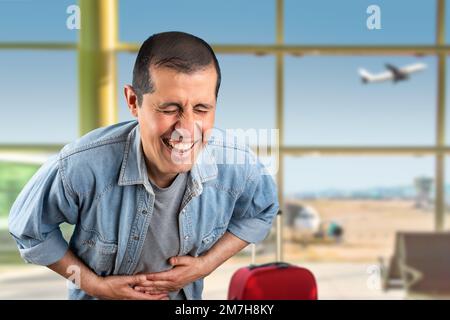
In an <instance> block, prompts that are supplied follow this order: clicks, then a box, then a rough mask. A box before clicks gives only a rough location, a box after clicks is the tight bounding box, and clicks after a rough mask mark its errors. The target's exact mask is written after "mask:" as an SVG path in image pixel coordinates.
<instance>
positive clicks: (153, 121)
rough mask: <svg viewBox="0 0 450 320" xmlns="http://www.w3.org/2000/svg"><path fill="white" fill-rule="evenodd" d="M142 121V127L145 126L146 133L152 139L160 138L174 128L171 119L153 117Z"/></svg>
mask: <svg viewBox="0 0 450 320" xmlns="http://www.w3.org/2000/svg"><path fill="white" fill-rule="evenodd" d="M142 120H143V121H141V127H143V126H145V131H146V133H147V134H148V135H150V136H151V137H150V138H159V137H160V136H161V135H163V134H164V133H166V131H167V130H168V129H169V128H170V127H171V126H172V120H171V119H170V118H169V117H165V116H159V115H151V116H148V117H145V118H144V119H142Z"/></svg>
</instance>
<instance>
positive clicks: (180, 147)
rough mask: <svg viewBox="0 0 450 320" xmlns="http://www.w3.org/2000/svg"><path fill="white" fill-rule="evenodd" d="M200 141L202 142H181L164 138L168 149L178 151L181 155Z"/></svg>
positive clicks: (163, 140)
mask: <svg viewBox="0 0 450 320" xmlns="http://www.w3.org/2000/svg"><path fill="white" fill-rule="evenodd" d="M198 141H200V140H197V141H194V142H180V141H173V140H170V139H169V138H162V142H163V143H164V144H165V145H166V147H168V148H169V149H170V150H171V151H176V152H178V153H181V154H183V153H185V152H188V151H189V150H191V149H192V148H193V147H194V145H195V144H196V143H197V142H198Z"/></svg>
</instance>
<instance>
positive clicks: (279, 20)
mask: <svg viewBox="0 0 450 320" xmlns="http://www.w3.org/2000/svg"><path fill="white" fill-rule="evenodd" d="M283 2H284V1H283V0H276V23H275V24H276V44H277V45H278V46H280V45H282V44H283V42H284V3H283ZM275 78H276V79H275V88H276V92H275V94H276V127H277V128H278V130H279V132H278V145H277V147H278V148H279V149H280V148H281V146H283V145H284V56H283V53H282V52H276V65H275ZM270 154H273V153H270ZM277 164H278V166H277V167H278V172H277V187H278V201H279V203H280V209H281V210H284V194H283V187H284V156H283V154H282V153H278V159H277ZM276 219H277V233H276V237H277V250H276V261H283V257H284V254H283V251H284V250H283V249H284V248H283V239H284V238H283V229H284V228H283V216H282V215H277V217H276Z"/></svg>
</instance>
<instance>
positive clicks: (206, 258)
mask: <svg viewBox="0 0 450 320" xmlns="http://www.w3.org/2000/svg"><path fill="white" fill-rule="evenodd" d="M198 259H200V261H201V262H200V265H201V268H200V270H201V273H202V274H203V275H204V276H205V277H206V276H208V275H209V274H210V273H211V272H213V271H214V270H215V269H216V266H215V265H214V259H212V258H211V255H210V254H208V252H207V253H205V254H204V255H201V256H198Z"/></svg>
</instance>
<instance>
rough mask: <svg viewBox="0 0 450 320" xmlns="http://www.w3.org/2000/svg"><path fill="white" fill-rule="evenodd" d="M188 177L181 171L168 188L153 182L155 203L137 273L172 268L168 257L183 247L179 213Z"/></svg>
mask: <svg viewBox="0 0 450 320" xmlns="http://www.w3.org/2000/svg"><path fill="white" fill-rule="evenodd" d="M187 176H188V174H187V173H179V174H178V175H177V177H176V178H175V180H174V181H173V182H172V184H171V185H170V186H168V187H167V188H160V187H158V186H157V185H155V184H154V183H152V181H150V183H151V185H152V188H153V192H154V193H155V204H154V209H153V214H152V217H151V219H150V225H149V228H148V232H147V236H146V237H145V242H144V246H143V248H142V253H141V257H140V258H139V261H138V263H137V267H136V270H135V273H150V272H159V271H165V270H169V269H171V268H172V266H171V265H170V264H169V262H168V260H169V258H171V257H173V256H177V255H178V253H179V250H180V235H179V226H178V214H179V211H180V205H181V201H182V200H183V196H184V192H185V189H186V183H187ZM169 298H170V299H171V300H184V299H186V296H185V294H184V292H183V290H180V291H178V292H169Z"/></svg>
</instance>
